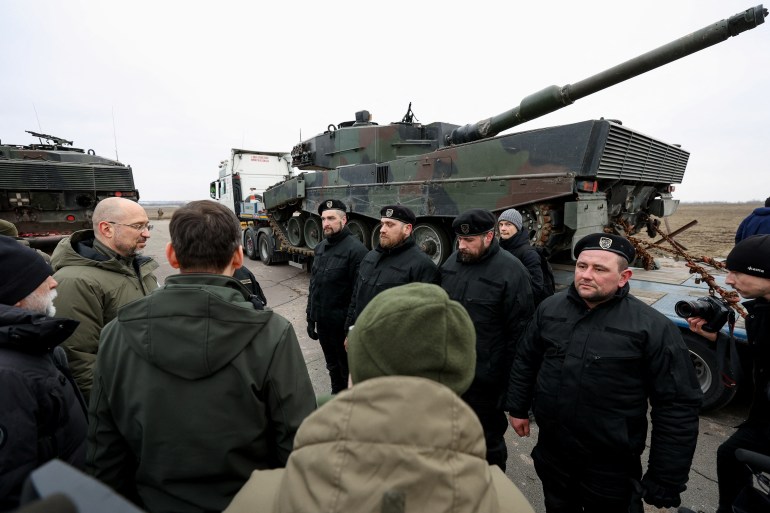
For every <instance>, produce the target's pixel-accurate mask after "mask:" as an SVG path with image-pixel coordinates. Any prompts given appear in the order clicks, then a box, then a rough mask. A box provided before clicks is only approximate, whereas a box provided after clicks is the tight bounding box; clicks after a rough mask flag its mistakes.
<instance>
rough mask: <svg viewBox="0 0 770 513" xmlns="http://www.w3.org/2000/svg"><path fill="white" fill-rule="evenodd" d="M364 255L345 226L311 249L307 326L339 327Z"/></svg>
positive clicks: (345, 312)
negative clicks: (315, 323) (312, 255)
mask: <svg viewBox="0 0 770 513" xmlns="http://www.w3.org/2000/svg"><path fill="white" fill-rule="evenodd" d="M365 255H366V247H365V246H364V245H363V244H362V243H361V241H359V240H358V239H356V238H355V237H353V234H352V233H351V231H350V230H349V229H348V228H347V226H346V227H344V228H343V229H342V230H340V231H339V232H338V233H335V234H334V235H332V236H331V237H329V238H327V239H325V240H323V241H321V243H320V244H318V246H316V247H315V255H314V257H313V267H312V269H311V275H310V290H309V292H308V296H307V319H308V322H320V323H322V324H326V325H327V326H339V327H342V325H343V324H344V323H345V316H346V314H347V311H348V307H349V306H350V297H351V295H352V294H353V287H354V286H355V283H356V278H357V277H358V267H359V265H360V264H361V260H362V259H363V258H364V256H365Z"/></svg>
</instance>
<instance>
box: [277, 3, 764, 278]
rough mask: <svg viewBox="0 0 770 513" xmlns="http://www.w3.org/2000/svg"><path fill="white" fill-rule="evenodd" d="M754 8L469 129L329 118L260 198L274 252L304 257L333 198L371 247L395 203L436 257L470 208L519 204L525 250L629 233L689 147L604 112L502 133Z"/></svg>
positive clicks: (728, 29)
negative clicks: (322, 208) (412, 217)
mask: <svg viewBox="0 0 770 513" xmlns="http://www.w3.org/2000/svg"><path fill="white" fill-rule="evenodd" d="M766 15H767V10H765V9H764V8H763V7H762V5H759V6H757V7H753V8H750V9H747V10H746V11H745V12H742V13H739V14H736V15H735V16H732V17H731V18H729V19H727V20H722V21H719V22H717V23H714V24H712V25H710V26H708V27H705V28H703V29H701V30H698V31H696V32H693V33H691V34H689V35H687V36H684V37H682V38H680V39H677V40H675V41H673V42H671V43H669V44H666V45H664V46H661V47H659V48H657V49H655V50H652V51H650V52H647V53H645V54H643V55H640V56H638V57H636V58H634V59H631V60H629V61H626V62H624V63H622V64H619V65H617V66H615V67H613V68H610V69H608V70H606V71H603V72H601V73H598V74H596V75H593V76H591V77H589V78H586V79H585V80H582V81H580V82H577V83H574V84H569V85H565V86H563V87H558V86H551V87H548V88H545V89H543V90H542V91H539V92H537V93H535V94H532V95H531V96H528V97H526V98H524V99H523V100H522V101H521V103H520V105H518V106H517V107H515V108H513V109H511V110H508V111H506V112H504V113H502V114H499V115H497V116H494V117H491V118H489V119H485V120H482V121H479V122H478V123H475V124H470V125H465V126H462V127H460V126H457V125H454V124H450V123H443V122H436V123H430V124H420V123H417V122H415V121H414V116H413V115H412V112H411V104H410V106H409V109H408V111H407V114H406V115H405V116H404V118H403V119H402V120H401V121H400V122H396V123H390V124H388V125H378V124H376V123H373V122H371V117H370V115H369V113H368V112H367V111H361V112H358V113H357V114H356V119H355V121H349V122H344V123H340V124H339V125H337V126H335V125H329V126H328V129H327V130H326V131H325V132H323V133H322V134H319V135H317V136H315V137H313V138H311V139H308V140H305V141H303V142H301V143H300V144H298V145H297V146H295V147H294V149H293V150H292V161H293V162H292V163H293V165H294V166H295V167H297V168H299V169H300V170H303V171H312V172H305V173H301V174H299V175H298V176H296V177H294V178H291V179H289V180H287V181H284V182H281V183H279V184H276V185H275V186H273V187H271V188H269V189H268V190H266V191H265V193H264V200H265V206H266V208H267V209H268V215H269V217H270V220H271V225H272V227H273V230H274V232H275V231H278V233H277V235H278V237H277V238H278V240H280V241H281V247H280V248H278V249H280V250H281V251H284V252H289V253H292V252H293V253H300V254H306V255H311V254H312V251H311V250H312V248H314V247H315V246H316V245H317V244H318V243H319V242H320V240H321V239H322V237H323V231H322V230H321V221H320V218H319V216H318V215H317V209H318V206H319V204H321V203H322V202H324V201H327V200H329V199H339V200H341V201H343V202H344V203H345V204H346V205H347V207H348V211H349V212H350V214H349V215H348V219H349V223H348V226H349V227H350V229H351V230H352V231H353V233H354V234H356V236H357V237H358V238H359V239H361V240H362V241H363V242H364V244H365V245H366V246H367V247H369V248H371V247H373V246H375V245H376V243H377V240H378V222H379V219H380V209H381V207H382V206H384V205H387V204H401V205H405V206H407V207H409V208H411V209H412V210H413V211H414V212H415V214H416V215H417V218H418V219H417V224H416V225H415V226H414V237H415V239H416V241H417V243H418V244H419V245H420V246H421V247H422V249H423V250H424V251H425V252H426V253H428V255H429V256H431V257H432V258H433V260H434V261H435V262H436V263H440V262H443V261H444V259H446V257H447V256H448V255H449V254H450V253H451V251H452V248H453V244H452V240H453V238H454V237H453V234H452V231H451V223H452V220H453V219H454V217H455V216H456V215H457V214H459V213H460V212H463V211H464V210H466V209H469V208H485V209H488V210H491V211H493V212H495V213H497V214H499V213H500V212H502V211H503V210H505V209H508V208H512V207H513V208H516V209H518V210H519V211H521V213H522V216H523V219H524V224H523V229H525V230H527V231H528V232H529V235H530V238H531V241H532V243H533V244H534V245H538V246H544V247H546V248H547V249H548V250H550V252H551V253H555V252H559V251H563V250H570V249H571V248H572V246H573V244H574V242H575V241H577V240H578V239H579V238H580V237H582V236H583V235H585V234H587V233H592V232H596V231H601V230H603V229H604V228H605V227H612V228H614V229H615V230H617V231H624V232H626V233H628V234H634V233H637V232H638V231H640V230H642V229H644V228H645V227H646V226H647V225H648V223H651V222H659V221H657V220H656V219H654V218H661V217H665V216H668V215H671V214H673V213H674V212H675V211H676V208H677V206H678V200H675V199H674V198H673V197H672V194H671V192H672V190H673V187H672V185H673V184H677V183H681V181H682V177H683V176H684V172H685V167H686V165H687V161H688V159H689V153H688V152H687V151H685V150H683V149H682V148H680V147H679V146H678V145H672V144H667V143H665V142H662V141H659V140H657V139H654V138H652V137H649V136H647V135H644V134H642V133H639V132H637V131H634V130H632V129H630V128H628V127H626V126H624V125H623V124H622V123H621V122H619V121H616V120H610V119H599V120H589V121H582V122H578V123H574V124H569V125H562V126H554V127H550V128H542V129H538V130H530V131H523V132H517V133H511V134H505V135H498V134H499V133H500V132H502V131H504V130H507V129H509V128H512V127H514V126H517V125H520V124H521V123H524V122H525V121H528V120H532V119H534V118H537V117H540V116H543V115H545V114H548V113H550V112H553V111H555V110H558V109H560V108H562V107H564V106H567V105H569V104H571V103H573V102H574V101H576V100H578V99H580V98H583V97H585V96H587V95H590V94H593V93H595V92H597V91H600V90H602V89H605V88H607V87H610V86H612V85H615V84H617V83H619V82H622V81H624V80H627V79H629V78H632V77H635V76H637V75H640V74H642V73H645V72H647V71H650V70H652V69H655V68H657V67H660V66H663V65H665V64H668V63H670V62H672V61H674V60H677V59H680V58H682V57H684V56H686V55H689V54H692V53H694V52H697V51H700V50H702V49H704V48H707V47H709V46H712V45H715V44H717V43H720V42H722V41H725V40H727V39H728V38H729V37H731V36H736V35H738V34H740V33H741V32H743V31H746V30H749V29H752V28H754V27H756V26H757V25H759V24H762V23H764V19H765V16H766Z"/></svg>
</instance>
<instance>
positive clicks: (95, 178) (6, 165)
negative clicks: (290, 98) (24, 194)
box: [0, 162, 134, 191]
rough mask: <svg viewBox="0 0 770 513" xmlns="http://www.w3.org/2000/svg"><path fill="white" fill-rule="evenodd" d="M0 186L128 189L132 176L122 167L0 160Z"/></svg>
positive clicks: (132, 187)
mask: <svg viewBox="0 0 770 513" xmlns="http://www.w3.org/2000/svg"><path fill="white" fill-rule="evenodd" d="M0 189H33V190H34V189H37V190H76V191H78V190H83V191H94V190H116V191H117V190H119V191H128V190H133V189H134V179H133V176H132V173H131V170H130V169H129V168H125V167H124V168H120V167H118V168H115V167H95V166H79V165H62V164H41V163H39V162H35V163H10V162H0Z"/></svg>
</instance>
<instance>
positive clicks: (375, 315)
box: [348, 283, 476, 395]
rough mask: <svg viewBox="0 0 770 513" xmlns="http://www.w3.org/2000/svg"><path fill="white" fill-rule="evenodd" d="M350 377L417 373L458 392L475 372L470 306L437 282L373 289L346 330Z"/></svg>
mask: <svg viewBox="0 0 770 513" xmlns="http://www.w3.org/2000/svg"><path fill="white" fill-rule="evenodd" d="M348 364H349V366H350V375H351V377H352V379H353V383H360V382H362V381H365V380H367V379H370V378H376V377H380V376H394V375H400V376H417V377H423V378H427V379H431V380H433V381H437V382H438V383H441V384H443V385H446V386H447V387H449V388H451V389H452V390H453V391H455V392H456V393H457V394H458V395H461V394H462V393H463V392H465V391H466V390H467V389H468V387H469V386H470V385H471V381H473V376H474V375H475V373H476V330H475V328H474V327H473V323H472V322H471V318H470V317H469V316H468V312H466V311H465V308H463V306H462V305H461V304H460V303H458V302H457V301H452V300H451V299H449V296H448V295H447V293H446V292H445V291H444V289H442V288H441V287H439V286H437V285H432V284H427V283H410V284H408V285H401V286H399V287H394V288H391V289H387V290H385V291H383V292H380V293H379V294H377V296H375V297H374V299H372V300H371V302H370V303H369V304H368V305H366V308H364V311H363V312H361V315H359V316H358V319H357V320H356V324H355V326H354V327H353V329H352V330H351V331H350V333H349V335H348Z"/></svg>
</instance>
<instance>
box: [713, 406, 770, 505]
mask: <svg viewBox="0 0 770 513" xmlns="http://www.w3.org/2000/svg"><path fill="white" fill-rule="evenodd" d="M736 449H748V450H749V451H754V452H758V453H761V454H765V455H768V456H770V422H751V421H749V422H747V423H746V424H744V425H742V426H741V427H739V428H738V431H736V432H735V433H733V436H731V437H730V438H728V439H727V440H725V441H724V443H722V445H720V446H719V449H718V450H717V479H718V481H719V508H718V509H717V513H732V511H733V509H732V505H733V502H734V501H735V498H736V497H738V494H739V493H740V492H741V490H743V488H744V487H745V486H751V485H752V484H753V480H752V475H751V472H750V471H749V469H748V467H746V465H745V464H743V463H741V462H739V461H738V460H737V459H735V450H736Z"/></svg>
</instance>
